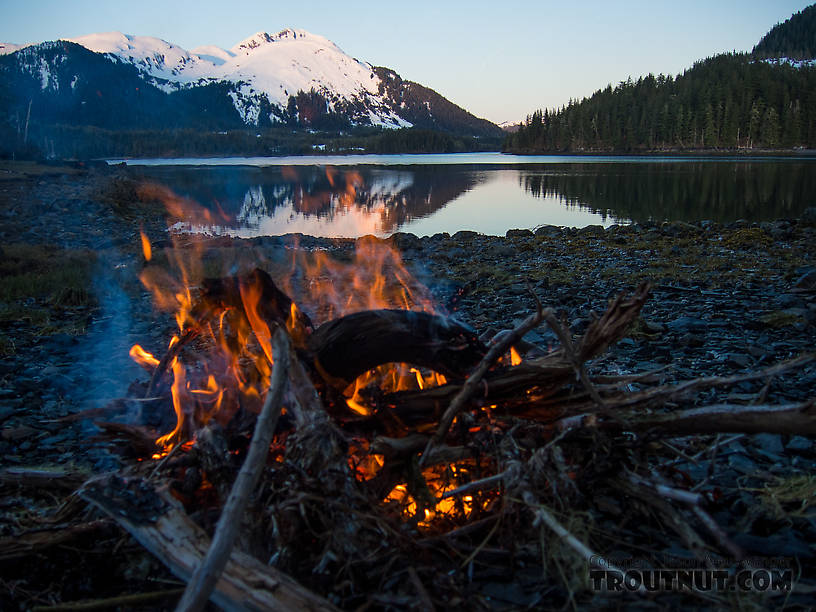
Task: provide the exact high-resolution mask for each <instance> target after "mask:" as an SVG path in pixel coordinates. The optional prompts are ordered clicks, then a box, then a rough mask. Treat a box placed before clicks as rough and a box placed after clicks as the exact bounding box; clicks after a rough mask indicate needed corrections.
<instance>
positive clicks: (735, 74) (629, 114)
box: [504, 5, 816, 153]
mask: <svg viewBox="0 0 816 612" xmlns="http://www.w3.org/2000/svg"><path fill="white" fill-rule="evenodd" d="M814 37H816V5H814V6H811V7H809V8H808V9H805V10H804V11H802V12H801V13H797V14H796V15H794V16H793V17H792V18H791V19H789V20H788V21H786V22H785V23H784V24H780V25H779V26H776V27H775V28H774V29H773V30H771V31H770V32H769V33H768V35H767V36H765V37H764V38H763V39H762V41H760V43H759V44H758V45H757V47H756V48H755V50H754V51H755V53H756V55H753V54H748V53H729V54H723V55H717V56H714V57H710V58H708V59H705V60H701V61H699V62H697V63H695V64H694V66H693V67H691V68H690V69H688V70H686V71H685V72H683V73H682V74H680V75H678V76H677V77H672V76H671V75H669V76H664V75H662V74H661V75H659V76H654V75H652V74H650V75H648V76H646V77H641V78H639V79H638V80H637V81H633V80H632V79H631V78H630V79H628V80H627V81H625V82H621V83H619V84H618V85H617V86H616V87H612V85H609V86H607V87H606V89H603V90H599V91H597V92H595V94H593V95H592V96H591V97H589V98H585V99H583V100H581V101H580V102H579V101H577V100H575V101H570V103H569V104H568V105H566V106H564V107H562V108H560V109H555V110H544V111H541V110H539V111H536V112H534V113H533V114H532V115H530V116H528V118H527V121H526V124H525V125H523V126H522V128H521V129H519V131H518V132H516V133H515V134H511V135H509V136H508V137H507V139H506V141H505V144H504V150H505V151H509V152H516V153H535V152H559V151H561V152H639V151H671V150H701V149H705V150H732V149H746V150H756V149H760V150H765V149H796V148H816V66H814V62H809V61H801V60H806V59H810V58H813V57H814V53H813V51H814V47H816V45H813V44H812V41H813V40H814ZM780 58H788V60H790V59H796V60H800V61H787V60H780Z"/></svg>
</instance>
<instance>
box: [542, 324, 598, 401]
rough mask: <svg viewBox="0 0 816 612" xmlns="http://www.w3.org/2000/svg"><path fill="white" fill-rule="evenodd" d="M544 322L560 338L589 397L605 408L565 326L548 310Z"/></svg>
mask: <svg viewBox="0 0 816 612" xmlns="http://www.w3.org/2000/svg"><path fill="white" fill-rule="evenodd" d="M544 320H545V321H547V324H548V325H549V326H550V328H551V329H552V330H553V331H554V332H555V335H556V336H558V339H559V340H560V341H561V346H563V347H564V353H566V355H567V359H569V361H570V362H571V363H572V367H573V368H575V373H576V374H578V378H579V379H580V381H581V383H582V384H583V385H584V388H585V389H586V390H587V393H589V396H590V397H591V398H592V401H594V402H595V403H596V404H597V405H598V406H600V407H601V408H603V407H604V401H603V400H602V399H601V396H600V394H599V393H598V390H597V389H596V388H595V385H594V384H592V381H591V380H589V376H588V375H587V371H586V367H584V364H583V363H581V361H580V359H578V354H577V353H576V352H575V347H574V346H573V344H572V338H570V335H569V332H568V331H567V330H566V329H565V328H564V326H563V325H561V323H560V322H559V321H558V319H556V318H555V314H553V312H552V311H551V310H548V311H546V312H545V313H544Z"/></svg>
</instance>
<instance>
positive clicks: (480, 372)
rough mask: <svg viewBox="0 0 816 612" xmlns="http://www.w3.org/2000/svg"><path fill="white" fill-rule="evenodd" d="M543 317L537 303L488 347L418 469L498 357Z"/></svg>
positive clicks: (436, 433) (446, 412) (449, 410)
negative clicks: (517, 323) (528, 313)
mask: <svg viewBox="0 0 816 612" xmlns="http://www.w3.org/2000/svg"><path fill="white" fill-rule="evenodd" d="M547 312H549V313H550V314H552V311H551V310H549V309H548V310H547ZM543 317H544V310H543V309H542V307H541V302H538V304H537V309H536V312H535V313H534V314H531V315H530V316H529V317H527V318H526V319H524V321H522V322H521V324H520V325H519V326H518V327H516V328H515V329H514V330H512V331H511V332H510V333H509V334H507V335H506V336H504V337H503V338H502V339H501V340H499V341H498V342H496V344H494V345H493V346H491V347H490V350H489V351H487V354H486V355H485V356H484V358H483V359H482V360H481V362H479V365H478V366H476V369H475V370H473V373H472V374H471V375H470V376H468V378H467V380H466V381H465V384H464V385H462V388H461V390H460V391H459V393H457V394H456V396H455V397H454V398H453V400H451V403H450V406H448V409H447V410H446V411H445V414H443V415H442V418H441V419H440V421H439V427H438V428H437V430H436V432H435V433H434V435H433V436H432V437H431V439H430V440H428V444H427V445H426V446H425V450H424V451H423V452H422V456H421V457H420V458H419V467H420V468H422V467H423V466H424V465H425V462H426V459H427V457H428V456H429V455H430V451H431V449H432V448H433V447H434V446H436V445H437V444H439V443H440V442H441V441H442V439H443V438H444V437H445V435H446V434H447V433H448V430H449V429H450V426H451V423H453V419H454V418H455V417H456V415H457V414H459V412H460V411H461V410H462V408H464V406H465V404H466V403H467V401H468V400H469V399H470V398H471V396H472V395H473V394H474V393H475V392H476V389H478V387H479V383H480V382H481V381H482V378H483V377H484V375H485V374H486V373H487V371H488V370H489V369H490V368H491V367H492V366H493V363H494V362H495V361H496V360H497V359H498V358H499V357H501V356H502V355H504V353H505V352H507V351H508V350H509V349H510V347H511V346H513V344H515V343H516V342H517V341H518V340H519V339H520V338H521V337H522V336H523V335H524V334H526V333H527V332H528V331H530V330H531V329H533V328H534V327H535V326H537V325H538V324H539V323H541V319H542V318H543Z"/></svg>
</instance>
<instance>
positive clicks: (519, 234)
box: [505, 229, 535, 238]
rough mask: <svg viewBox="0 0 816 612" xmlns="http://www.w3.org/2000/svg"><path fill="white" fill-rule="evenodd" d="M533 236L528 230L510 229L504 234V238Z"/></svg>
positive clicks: (531, 231)
mask: <svg viewBox="0 0 816 612" xmlns="http://www.w3.org/2000/svg"><path fill="white" fill-rule="evenodd" d="M534 235H535V234H533V230H529V229H511V230H507V233H506V234H505V237H506V238H532V237H533V236H534Z"/></svg>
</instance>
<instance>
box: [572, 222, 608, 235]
mask: <svg viewBox="0 0 816 612" xmlns="http://www.w3.org/2000/svg"><path fill="white" fill-rule="evenodd" d="M604 233H605V232H604V228H603V226H602V225H587V226H586V227H582V228H581V229H579V230H578V235H579V236H598V237H600V236H603V235H604Z"/></svg>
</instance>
